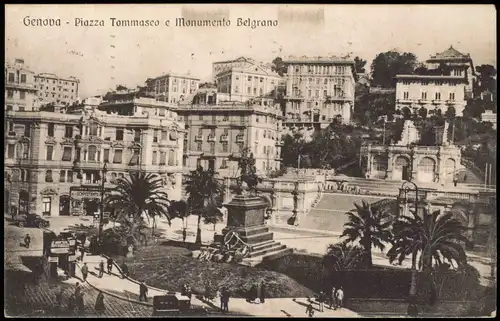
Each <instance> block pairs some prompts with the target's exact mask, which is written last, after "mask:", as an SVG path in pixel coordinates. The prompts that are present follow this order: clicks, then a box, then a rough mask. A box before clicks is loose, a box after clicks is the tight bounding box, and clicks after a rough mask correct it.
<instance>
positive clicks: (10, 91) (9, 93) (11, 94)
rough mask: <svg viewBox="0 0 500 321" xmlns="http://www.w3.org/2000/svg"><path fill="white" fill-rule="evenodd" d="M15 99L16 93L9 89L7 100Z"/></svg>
mask: <svg viewBox="0 0 500 321" xmlns="http://www.w3.org/2000/svg"><path fill="white" fill-rule="evenodd" d="M13 97H14V91H13V90H10V89H8V90H7V98H13Z"/></svg>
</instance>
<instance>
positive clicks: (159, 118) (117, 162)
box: [4, 99, 184, 216]
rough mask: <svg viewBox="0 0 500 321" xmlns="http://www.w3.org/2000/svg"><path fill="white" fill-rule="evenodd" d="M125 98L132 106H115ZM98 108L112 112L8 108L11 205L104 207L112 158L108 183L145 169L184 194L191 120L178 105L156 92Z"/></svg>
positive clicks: (75, 211)
mask: <svg viewBox="0 0 500 321" xmlns="http://www.w3.org/2000/svg"><path fill="white" fill-rule="evenodd" d="M120 106H121V107H122V108H124V109H127V110H129V111H131V113H129V114H128V115H117V114H116V113H114V112H113V111H112V109H113V108H118V107H120ZM99 108H101V109H103V110H106V111H108V112H109V113H107V112H106V111H101V110H97V109H95V110H90V111H89V110H85V109H84V108H82V110H81V112H80V113H78V114H77V113H74V114H68V113H66V114H62V113H59V112H44V111H41V112H36V111H21V112H19V111H18V112H15V111H8V112H7V113H6V129H5V135H6V138H5V146H6V147H5V178H6V182H5V190H4V196H5V197H6V198H5V200H6V201H5V203H6V205H5V207H6V208H5V210H6V211H9V210H10V209H12V208H16V209H17V210H19V211H20V212H32V213H38V214H43V215H50V216H58V215H93V214H94V213H95V212H97V211H99V206H100V195H101V191H102V188H101V184H102V181H101V177H102V173H103V172H102V169H103V164H104V163H105V162H107V172H106V174H105V175H106V181H105V183H104V184H105V185H104V186H105V188H106V189H107V188H111V187H112V186H113V183H114V181H115V180H116V179H117V178H118V177H123V176H126V175H127V172H129V171H131V170H143V171H146V172H151V173H158V174H160V175H161V176H162V178H163V179H164V188H165V191H166V192H167V194H168V196H169V198H170V199H180V197H181V182H182V177H181V175H182V173H181V172H182V160H181V159H182V151H183V147H182V146H183V142H184V138H183V136H184V124H182V123H179V122H177V121H176V120H175V117H173V114H175V112H174V111H172V110H171V109H170V107H169V106H167V104H166V103H162V102H157V101H155V100H154V99H146V100H141V99H132V100H131V101H128V102H125V101H121V102H114V104H113V103H112V102H108V103H104V104H102V105H101V106H100V107H99ZM157 110H163V111H164V112H163V113H158V114H155V112H156V111H157ZM165 110H167V112H165ZM147 111H150V112H147ZM161 114H163V115H161ZM8 207H9V208H10V209H9V208H8ZM105 211H106V209H105Z"/></svg>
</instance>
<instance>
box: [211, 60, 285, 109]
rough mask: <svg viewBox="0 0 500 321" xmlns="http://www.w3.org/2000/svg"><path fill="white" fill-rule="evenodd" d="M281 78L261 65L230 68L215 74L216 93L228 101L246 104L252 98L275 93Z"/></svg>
mask: <svg viewBox="0 0 500 321" xmlns="http://www.w3.org/2000/svg"><path fill="white" fill-rule="evenodd" d="M280 80H281V77H280V76H279V75H278V74H277V73H276V72H274V71H272V70H271V69H270V68H267V67H264V66H263V65H251V66H248V67H244V68H237V67H232V68H231V69H227V70H224V71H222V72H220V73H219V74H217V76H216V83H217V92H218V93H219V94H226V95H227V96H228V100H229V101H238V102H246V101H248V100H250V99H252V98H257V97H262V96H268V95H270V94H272V93H275V89H276V87H277V86H278V83H279V81H280Z"/></svg>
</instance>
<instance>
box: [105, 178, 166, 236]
mask: <svg viewBox="0 0 500 321" xmlns="http://www.w3.org/2000/svg"><path fill="white" fill-rule="evenodd" d="M162 190H163V180H162V178H161V177H160V176H159V175H158V174H152V173H145V172H144V171H130V172H129V177H128V178H119V179H118V180H117V182H116V185H115V187H114V188H113V190H112V191H111V193H110V194H109V195H108V196H107V198H106V203H107V204H109V206H111V207H112V208H113V209H114V210H115V213H116V214H117V220H118V221H119V222H120V223H125V224H127V223H131V224H130V231H131V235H132V236H133V235H134V232H135V230H136V229H137V228H138V227H139V226H140V222H141V221H142V215H143V214H145V215H146V217H147V218H148V220H149V219H150V218H151V219H152V220H153V224H152V226H153V228H152V233H153V235H154V229H155V226H156V217H165V218H166V219H167V220H168V223H169V225H170V215H169V211H168V206H169V205H170V201H169V200H168V195H167V193H165V192H164V191H162ZM129 215H131V216H132V218H133V219H132V221H131V222H130V221H129V219H128V216H129Z"/></svg>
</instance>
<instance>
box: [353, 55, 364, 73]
mask: <svg viewBox="0 0 500 321" xmlns="http://www.w3.org/2000/svg"><path fill="white" fill-rule="evenodd" d="M365 65H366V60H363V59H361V58H359V57H356V58H354V67H355V69H356V73H358V74H364V73H365Z"/></svg>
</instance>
